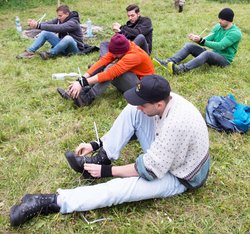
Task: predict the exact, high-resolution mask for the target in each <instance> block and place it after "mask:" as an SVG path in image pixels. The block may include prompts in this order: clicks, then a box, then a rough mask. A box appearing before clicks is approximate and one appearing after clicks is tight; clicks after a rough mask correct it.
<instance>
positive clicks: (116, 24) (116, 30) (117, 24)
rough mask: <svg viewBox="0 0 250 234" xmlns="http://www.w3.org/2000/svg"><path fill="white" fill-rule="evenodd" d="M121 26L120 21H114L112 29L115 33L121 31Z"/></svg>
mask: <svg viewBox="0 0 250 234" xmlns="http://www.w3.org/2000/svg"><path fill="white" fill-rule="evenodd" d="M120 27H121V25H120V24H119V23H113V26H112V29H113V31H114V32H115V33H118V32H120V31H121V29H120Z"/></svg>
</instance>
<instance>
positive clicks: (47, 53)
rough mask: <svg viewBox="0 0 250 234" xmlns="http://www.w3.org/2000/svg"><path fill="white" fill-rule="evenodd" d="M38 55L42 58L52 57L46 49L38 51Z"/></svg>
mask: <svg viewBox="0 0 250 234" xmlns="http://www.w3.org/2000/svg"><path fill="white" fill-rule="evenodd" d="M39 55H40V57H41V58H42V59H43V60H47V59H50V58H53V55H52V54H51V53H50V52H47V51H44V52H40V53H39Z"/></svg>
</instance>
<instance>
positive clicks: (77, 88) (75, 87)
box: [68, 81, 82, 98]
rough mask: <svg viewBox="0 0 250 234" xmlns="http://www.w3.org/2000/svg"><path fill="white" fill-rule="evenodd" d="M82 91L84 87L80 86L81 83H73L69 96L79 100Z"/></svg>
mask: <svg viewBox="0 0 250 234" xmlns="http://www.w3.org/2000/svg"><path fill="white" fill-rule="evenodd" d="M81 90H82V86H81V85H80V83H79V82H78V81H73V82H71V84H70V86H69V89H68V94H69V96H70V97H72V98H77V97H78V95H79V93H80V92H81Z"/></svg>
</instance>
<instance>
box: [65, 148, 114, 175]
mask: <svg viewBox="0 0 250 234" xmlns="http://www.w3.org/2000/svg"><path fill="white" fill-rule="evenodd" d="M65 156H66V159H67V161H68V163H69V165H70V167H71V168H72V169H73V170H74V171H76V172H80V173H82V174H83V176H84V177H85V178H89V176H90V177H92V176H91V175H90V174H89V173H88V172H87V171H84V163H93V164H99V165H110V164H111V161H110V160H109V158H108V156H107V154H106V152H105V150H104V149H103V148H100V150H99V151H98V152H97V153H96V155H94V156H78V155H76V154H75V153H74V152H66V153H65ZM92 178H93V177H92Z"/></svg>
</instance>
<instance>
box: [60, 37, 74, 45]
mask: <svg viewBox="0 0 250 234" xmlns="http://www.w3.org/2000/svg"><path fill="white" fill-rule="evenodd" d="M61 42H65V43H73V42H75V40H74V39H73V38H72V37H71V36H69V35H67V36H65V37H64V38H63V39H62V40H61Z"/></svg>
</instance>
